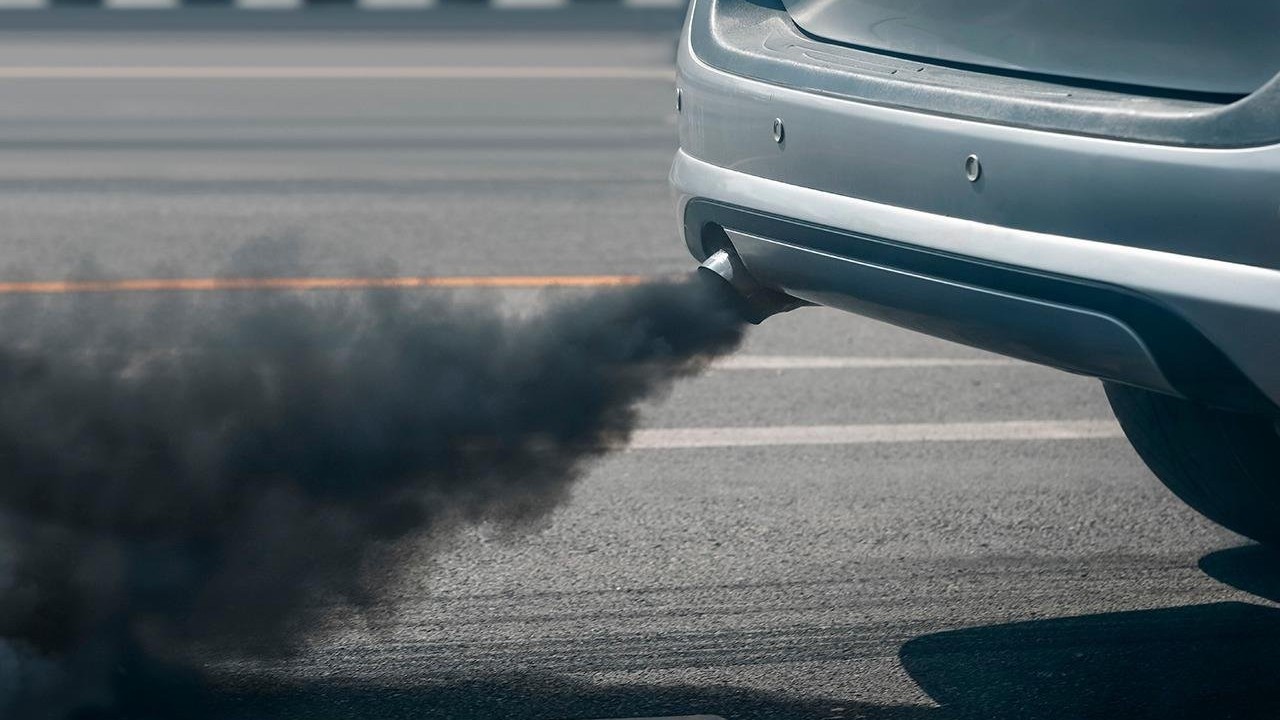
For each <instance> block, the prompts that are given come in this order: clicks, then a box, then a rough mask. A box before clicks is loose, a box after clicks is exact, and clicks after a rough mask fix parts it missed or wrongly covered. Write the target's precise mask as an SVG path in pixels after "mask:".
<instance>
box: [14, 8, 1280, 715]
mask: <svg viewBox="0 0 1280 720" xmlns="http://www.w3.org/2000/svg"><path fill="white" fill-rule="evenodd" d="M3 40H4V44H3V45H2V46H0V66H4V67H12V66H15V65H22V66H33V67H34V66H61V67H78V66H84V67H88V66H100V65H111V64H116V65H130V66H147V67H168V66H172V65H188V66H215V65H216V66H227V65H241V66H246V67H253V66H260V65H264V64H270V65H274V66H291V67H302V66H310V67H335V66H344V67H388V66H432V67H442V66H444V67H468V66H470V67H477V66H485V67H512V68H515V67H528V66H545V67H553V66H554V67H560V68H564V67H618V68H647V69H663V68H670V63H671V52H672V45H673V41H674V30H673V29H671V28H655V27H650V26H648V25H644V24H643V23H642V24H640V25H637V27H636V28H635V29H633V30H625V29H623V30H619V29H617V28H613V29H611V30H610V31H609V34H608V35H607V36H604V35H598V34H594V33H589V32H583V33H579V34H577V35H574V34H569V33H563V32H559V31H556V32H550V31H549V32H544V33H537V34H534V33H528V32H521V31H518V30H509V31H506V32H498V31H494V32H488V33H483V32H479V31H475V32H473V33H471V34H469V35H467V36H466V37H458V36H456V35H455V34H453V33H449V32H443V31H427V30H424V31H422V32H421V33H419V34H414V33H410V32H395V33H378V32H367V33H339V32H328V31H325V32H323V33H321V32H319V31H315V32H313V33H308V32H302V31H290V32H287V33H286V32H281V33H273V32H270V31H266V30H255V31H254V32H236V31H235V29H226V30H223V31H218V32H215V31H203V32H198V33H197V32H192V33H189V34H174V33H167V34H156V33H151V34H146V33H132V32H120V33H106V32H100V33H87V32H81V31H75V32H70V31H68V32H59V31H57V30H56V28H55V29H51V30H44V31H42V32H40V33H37V34H33V35H26V34H20V33H15V34H9V35H5V36H4V38H3ZM0 95H2V96H3V97H4V102H3V103H0V219H3V228H4V231H3V233H0V270H3V273H4V279H8V280H12V279H51V278H64V277H68V276H77V277H110V278H128V277H144V276H156V275H174V276H185V275H208V274H211V273H217V272H219V271H220V270H221V269H222V268H224V267H225V266H226V265H227V263H228V262H229V261H230V259H231V258H233V257H235V256H236V254H237V253H245V252H256V253H259V254H261V255H263V256H265V257H272V256H275V255H278V256H279V257H281V258H283V259H282V260H281V262H282V263H286V264H287V267H288V268H289V269H290V270H291V272H295V273H299V274H308V275H348V274H358V273H365V272H392V271H393V272H397V273H403V274H468V275H469V274H575V273H645V274H648V273H654V274H659V273H670V272H678V271H681V270H684V269H687V268H688V267H690V260H689V258H688V257H687V255H686V253H685V251H684V249H683V247H682V246H681V245H680V244H679V243H678V241H677V240H676V236H675V232H674V219H673V214H672V206H671V202H670V198H669V195H668V191H667V186H666V171H667V167H668V164H669V162H670V158H671V155H672V153H673V151H674V149H675V140H674V119H673V108H672V103H671V101H672V97H673V84H672V81H671V80H670V79H666V78H663V77H660V76H658V75H654V76H653V77H646V78H638V79H637V78H631V79H627V78H623V77H621V73H620V77H617V78H602V79H573V78H553V77H546V78H541V79H528V78H524V79H503V78H494V79H484V80H475V79H385V78H384V79H345V80H343V79H323V78H320V79H308V80H296V79H293V80H284V79H262V78H259V79H137V80H124V79H101V78H98V79H93V78H85V79H4V80H0ZM246 244H248V245H249V247H250V250H248V251H246V250H245V249H244V248H245V247H246ZM473 294H475V295H478V296H479V297H492V298H493V299H494V301H499V302H505V303H511V304H512V305H514V306H520V305H524V304H527V303H529V302H536V301H537V299H538V298H540V297H545V296H546V293H534V294H532V295H530V294H529V293H516V292H504V293H498V292H494V291H473ZM743 353H744V354H746V355H751V356H775V355H786V356H818V357H844V358H847V357H877V358H889V359H892V358H934V359H941V360H945V359H970V360H972V359H983V358H989V356H986V355H984V354H982V353H979V352H976V351H974V350H971V349H968V348H963V347H959V346H956V345H951V344H948V343H944V342H941V341H936V340H932V339H929V338H925V337H922V336H918V335H913V334H910V333H907V332H905V331H901V330H897V329H894V328H891V327H888V326H885V325H882V324H878V323H875V322H872V321H869V320H864V319H860V318H856V317H852V316H848V315H843V314H839V313H835V312H831V311H827V310H816V309H809V310H803V311H800V312H796V313H793V314H791V315H786V316H781V317H778V318H775V319H773V320H770V321H769V322H768V323H766V324H765V325H763V326H761V327H760V328H758V329H757V330H756V331H754V332H753V334H752V335H751V337H750V339H749V341H748V343H747V347H746V348H744V350H743ZM801 365H802V363H801ZM1109 417H1110V415H1109V411H1108V409H1107V407H1106V404H1105V401H1104V399H1103V397H1102V393H1101V388H1100V387H1099V385H1098V384H1097V383H1096V382H1093V381H1090V380H1087V379H1083V378H1077V377H1074V376H1070V375H1066V374H1063V373H1059V372H1056V371H1053V370H1047V369H1043V368H1037V367H1031V366H1026V365H1019V364H1014V365H981V364H979V365H960V364H957V365H953V366H947V365H945V364H944V365H934V366H930V367H913V366H910V365H909V364H906V363H904V364H902V365H901V366H890V367H880V368H873V369H813V368H805V367H793V368H789V369H782V370H728V369H725V370H712V371H711V372H709V373H708V374H707V375H706V376H704V377H702V378H699V379H695V380H692V381H689V382H686V383H684V384H682V385H680V386H678V387H677V388H676V389H675V390H674V392H673V393H672V394H671V395H670V396H669V397H667V398H665V399H663V400H661V401H658V402H655V403H653V404H652V405H651V406H649V407H647V408H646V410H645V426H646V427H650V428H691V427H739V426H773V425H789V426H795V425H802V426H803V425H820V424H821V425H864V424H883V423H931V424H947V423H959V422H995V421H1054V420H1089V419H1098V420H1105V419H1107V418H1109ZM431 550H432V552H431V553H430V554H428V553H425V552H424V553H423V555H422V557H420V558H414V559H411V560H409V561H408V562H409V568H410V569H409V570H408V572H407V573H406V574H405V576H404V577H402V578H389V579H388V580H387V584H388V587H387V600H386V603H385V606H384V607H382V608H380V610H379V612H377V613H375V614H374V615H373V616H371V617H367V618H359V619H351V618H343V617H337V618H335V619H334V623H333V624H334V628H333V630H332V632H331V633H329V634H326V635H322V636H319V637H318V638H317V640H316V642H315V646H314V648H313V651H312V652H310V653H309V654H308V655H307V656H305V657H304V658H302V659H301V660H298V661H290V662H287V663H280V664H277V665H273V666H270V667H257V668H245V667H235V668H222V669H220V670H219V672H221V673H222V674H223V676H224V677H225V678H226V681H227V683H228V685H229V686H233V687H236V688H240V689H237V690H235V691H234V693H233V694H232V695H229V696H228V700H227V711H226V713H227V716H228V717H245V718H248V717H280V718H294V717H297V718H304V717H305V718H313V717H315V718H321V717H323V718H330V717H332V718H339V717H342V718H368V719H369V720H376V719H381V718H426V717H431V718H480V717H494V718H548V719H550V718H591V717H597V718H600V717H638V716H658V715H693V714H713V715H720V716H722V717H725V718H730V719H731V720H732V719H736V718H853V717H867V718H951V717H984V718H1029V717H1031V718H1039V717H1043V718H1051V717H1063V718H1068V717H1073V718H1074V717H1099V718H1111V717H1115V718H1125V717H1135V716H1151V717H1157V716H1158V717H1182V716H1191V715H1189V713H1190V712H1191V711H1193V710H1194V711H1195V713H1196V715H1195V716H1197V717H1214V716H1223V715H1225V712H1224V713H1215V712H1214V710H1233V709H1234V710H1235V711H1236V714H1235V716H1237V717H1242V716H1249V714H1250V713H1249V712H1248V711H1258V710H1259V709H1261V710H1264V711H1272V710H1275V709H1276V708H1277V707H1278V704H1280V697H1278V696H1277V690H1276V686H1277V683H1275V682H1274V678H1275V677H1276V673H1277V671H1278V670H1280V667H1278V666H1277V661H1276V660H1275V659H1274V653H1273V652H1271V649H1273V648H1274V647H1275V646H1276V641H1277V640H1280V610H1277V607H1276V604H1275V602H1276V601H1278V600H1280V591H1278V589H1277V584H1278V583H1277V582H1276V581H1275V580H1274V578H1276V577H1278V576H1280V575H1278V573H1280V570H1277V565H1276V561H1275V560H1274V558H1271V557H1270V556H1268V555H1266V554H1265V553H1262V552H1260V551H1258V550H1257V549H1256V548H1252V547H1250V546H1248V545H1247V543H1245V542H1244V541H1243V540H1242V539H1240V538H1238V537H1236V536H1234V535H1232V534H1231V533H1228V532H1226V531H1224V530H1221V529H1218V528H1215V527H1214V526H1212V525H1211V524H1210V523H1208V522H1207V521H1205V520H1202V519H1201V518H1199V517H1198V516H1197V515H1196V514H1195V513H1193V512H1192V511H1190V510H1189V509H1187V508H1185V507H1184V506H1182V505H1181V504H1180V503H1179V502H1178V501H1177V500H1175V499H1174V498H1173V497H1172V496H1171V495H1170V494H1169V493H1168V492H1166V491H1165V490H1164V489H1163V487H1161V486H1160V485H1159V484H1158V482H1157V481H1156V480H1155V479H1154V478H1153V477H1152V476H1151V475H1150V474H1149V473H1148V472H1147V470H1146V469H1145V468H1144V467H1143V466H1142V465H1141V463H1140V462H1139V460H1138V459H1137V457H1136V456H1135V455H1134V453H1133V452H1132V451H1131V450H1130V449H1129V447H1128V446H1127V444H1126V443H1125V442H1124V441H1123V440H1121V439H1115V438H1101V439H1072V440H1035V441H1019V440H998V441H983V442H962V441H961V442H908V443H867V444H849V445H826V446H788V447H734V448H715V449H644V450H640V449H637V450H630V451H626V452H621V453H619V454H616V455H614V456H612V457H610V458H608V459H606V460H605V461H603V462H601V463H599V464H598V465H597V466H596V467H594V469H593V470H592V471H591V472H590V473H589V475H588V476H587V477H586V478H585V479H584V480H583V481H582V483H581V484H580V485H579V486H578V487H577V489H576V492H575V493H574V495H573V497H572V498H571V500H570V501H569V502H568V503H566V504H565V505H564V506H563V507H561V508H559V509H558V510H557V511H556V512H555V513H554V515H553V516H552V517H551V518H550V519H549V521H548V522H546V523H545V524H544V525H541V526H539V527H536V528H529V529H528V531H527V532H524V533H519V534H517V535H516V536H494V535H493V534H492V533H487V532H485V531H484V530H477V531H475V532H472V533H469V534H467V535H465V536H464V537H462V538H460V539H458V540H456V541H455V542H453V543H451V544H449V545H448V546H447V547H445V548H443V549H441V548H431ZM244 688H247V689H244ZM1214 703H1216V704H1214ZM1257 716H1259V717H1261V716H1264V715H1262V714H1259V715H1257Z"/></svg>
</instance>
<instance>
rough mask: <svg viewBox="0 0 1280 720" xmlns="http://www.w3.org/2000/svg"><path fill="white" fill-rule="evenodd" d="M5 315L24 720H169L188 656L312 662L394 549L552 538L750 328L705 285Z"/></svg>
mask: <svg viewBox="0 0 1280 720" xmlns="http://www.w3.org/2000/svg"><path fill="white" fill-rule="evenodd" d="M0 319H2V320H3V327H4V328H5V333H4V337H3V338H0V717H4V718H13V719H15V720H28V719H40V720H43V719H45V718H48V719H49V720H61V719H63V718H70V717H104V718H105V717H130V718H135V717H172V716H174V715H172V713H173V712H174V711H175V710H180V709H181V708H182V707H183V706H184V704H190V703H192V702H193V701H192V700H191V698H193V697H195V695H196V694H198V693H199V692H201V690H200V688H201V687H203V683H202V679H201V677H200V672H199V671H198V669H197V668H198V665H197V664H196V663H195V662H194V661H193V660H192V658H194V657H196V656H197V655H207V654H208V653H217V654H222V655H226V656H234V657H243V658H271V657H277V656H286V655H288V654H290V653H292V652H295V651H297V650H298V649H299V648H300V647H301V645H302V644H303V643H304V642H305V640H306V639H307V637H308V634H309V633H311V632H314V628H315V626H316V623H317V622H318V621H319V620H320V618H319V617H317V612H318V611H317V608H320V607H328V608H330V609H332V607H333V606H335V605H338V606H345V607H348V608H352V609H354V610H356V611H359V610H360V609H361V608H365V607H370V606H371V605H372V603H375V602H376V601H377V599H378V598H377V590H378V589H377V588H376V587H371V586H370V584H369V583H366V582H365V581H364V579H365V578H366V577H384V576H385V575H386V573H387V571H388V570H389V569H393V565H392V564H394V563H395V562H396V561H397V560H396V558H397V557H403V556H404V553H399V554H397V553H395V552H393V550H394V548H395V547H397V546H402V545H403V544H405V543H406V542H409V541H412V540H414V539H418V538H422V537H425V536H427V535H428V534H430V535H431V536H436V535H439V534H441V533H444V534H447V533H448V532H449V531H450V530H451V529H453V528H457V527H460V526H463V525H467V524H474V523H493V524H496V525H498V526H500V527H518V526H520V525H521V524H522V523H525V522H528V521H530V520H535V519H537V518H539V517H543V516H545V514H546V513H547V512H548V511H549V510H550V509H551V508H553V507H554V506H555V504H556V503H557V502H559V501H561V500H563V499H564V497H565V495H566V493H567V491H568V489H569V487H570V485H571V484H572V482H573V481H574V480H575V479H576V478H577V477H579V476H580V475H581V474H582V472H583V470H584V467H585V466H586V464H587V463H588V461H590V460H591V459H592V458H594V457H596V456H599V455H600V454H602V453H604V452H607V451H608V449H609V448H613V447H617V446H619V445H620V444H622V443H625V441H626V439H627V437H628V434H629V433H630V432H631V430H632V429H633V427H634V426H635V424H636V421H637V412H638V410H637V404H638V403H639V402H640V401H642V400H645V399H647V398H651V397H654V396H655V395H657V394H660V393H661V392H663V391H664V390H665V389H666V388H667V387H668V386H669V385H670V383H671V382H672V381H673V380H675V379H677V378H680V377H683V376H687V375H689V374H691V373H694V372H697V371H698V370H699V369H700V368H702V367H704V366H705V364H706V363H707V361H709V360H710V359H712V358H713V357H715V356H717V355H719V354H722V353H725V352H728V351H730V350H732V349H733V348H734V347H735V346H736V345H737V344H738V342H739V340H740V338H741V334H742V331H743V323H742V321H741V319H740V318H739V316H738V313H737V312H736V310H735V308H734V306H733V302H732V298H730V297H728V296H727V294H726V293H725V291H724V289H722V288H721V287H719V286H718V284H716V283H713V282H708V281H705V280H703V279H701V278H698V277H691V278H689V279H686V280H684V281H680V282H671V283H656V284H652V285H643V286H635V287H629V288H619V289H612V290H607V291H601V292H597V293H592V294H590V295H585V296H581V295H580V296H574V297H570V298H568V299H564V300H561V301H559V302H557V303H554V304H551V305H549V306H548V307H547V308H545V309H543V310H540V311H537V312H534V313H532V314H529V315H525V316H521V317H512V316H510V315H504V314H503V313H501V312H499V311H497V310H496V309H494V308H492V307H489V306H485V305H476V304H459V303H455V302H448V301H445V300H442V299H440V298H439V297H438V296H435V297H432V296H428V295H414V294H411V293H404V292H398V293H397V292H389V291H371V292H365V293H358V294H357V293H333V294H315V295H310V296H305V297H302V296H298V295H289V294H272V293H256V292H246V293H237V294H234V295H232V296H204V297H194V296H191V295H177V294H153V295H145V296H144V295H132V296H110V295H84V296H76V297H72V298H65V297H64V298H27V299H15V300H13V301H12V302H8V303H7V305H6V306H5V308H4V312H3V316H2V318H0ZM142 686H145V690H143V691H139V692H133V693H131V692H129V691H128V690H127V688H129V687H142ZM192 714H193V713H192ZM190 715H191V714H188V715H187V716H190Z"/></svg>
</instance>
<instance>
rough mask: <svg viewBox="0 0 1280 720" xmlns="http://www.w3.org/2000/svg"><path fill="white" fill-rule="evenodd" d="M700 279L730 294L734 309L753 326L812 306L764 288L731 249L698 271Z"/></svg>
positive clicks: (710, 260) (718, 255)
mask: <svg viewBox="0 0 1280 720" xmlns="http://www.w3.org/2000/svg"><path fill="white" fill-rule="evenodd" d="M698 275H699V276H700V277H705V278H707V279H708V280H709V281H710V282H714V283H716V284H717V285H719V286H720V287H722V288H724V289H725V290H727V291H728V292H729V294H730V295H731V296H732V297H731V302H732V303H733V305H734V306H735V307H736V308H737V309H738V312H740V313H741V314H742V317H743V318H745V319H746V320H747V321H748V322H750V323H751V324H752V325H759V324H760V323H761V322H763V321H764V319H765V318H767V317H769V316H770V315H777V314H778V313H780V312H787V311H788V310H795V309H796V308H798V307H801V306H804V305H809V304H810V303H807V302H805V301H803V300H799V299H797V298H793V297H791V296H790V295H787V294H786V293H781V292H778V291H777V290H771V289H769V288H767V287H765V286H763V285H761V284H760V282H759V281H758V280H756V279H755V278H753V277H751V273H749V272H747V267H746V266H745V265H743V264H742V258H740V257H738V253H736V252H734V250H733V248H732V247H727V248H723V249H721V250H717V251H716V252H715V253H713V254H712V255H711V257H709V258H707V261H706V262H704V263H702V265H700V266H699V267H698Z"/></svg>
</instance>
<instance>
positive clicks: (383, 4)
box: [356, 0, 439, 10]
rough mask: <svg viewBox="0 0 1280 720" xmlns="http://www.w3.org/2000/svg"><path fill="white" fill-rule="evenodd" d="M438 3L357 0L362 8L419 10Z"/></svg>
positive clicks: (435, 1) (425, 0) (430, 1)
mask: <svg viewBox="0 0 1280 720" xmlns="http://www.w3.org/2000/svg"><path fill="white" fill-rule="evenodd" d="M438 4H439V3H438V2H437V0H356V7H358V8H360V9H362V10H419V9H425V8H433V7H435V6H436V5H438Z"/></svg>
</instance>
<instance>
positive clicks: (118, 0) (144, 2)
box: [102, 0, 180, 10]
mask: <svg viewBox="0 0 1280 720" xmlns="http://www.w3.org/2000/svg"><path fill="white" fill-rule="evenodd" d="M179 4H180V3H179V0H102V5H103V7H105V8H107V9H108V10H173V9H175V8H177V7H178V5H179Z"/></svg>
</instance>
